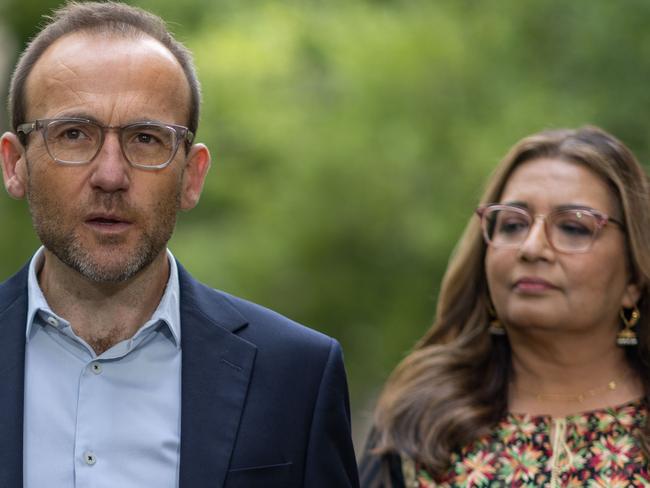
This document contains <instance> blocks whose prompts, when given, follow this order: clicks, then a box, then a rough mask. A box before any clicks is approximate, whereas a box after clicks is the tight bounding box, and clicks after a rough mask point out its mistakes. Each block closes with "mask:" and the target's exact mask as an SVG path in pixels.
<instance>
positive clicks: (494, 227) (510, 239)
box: [484, 208, 599, 252]
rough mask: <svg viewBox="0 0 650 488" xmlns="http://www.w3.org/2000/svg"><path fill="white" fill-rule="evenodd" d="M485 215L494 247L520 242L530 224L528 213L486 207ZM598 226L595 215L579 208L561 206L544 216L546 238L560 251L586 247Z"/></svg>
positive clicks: (525, 235)
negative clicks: (561, 209)
mask: <svg viewBox="0 0 650 488" xmlns="http://www.w3.org/2000/svg"><path fill="white" fill-rule="evenodd" d="M484 219H485V220H484V222H485V223H484V225H485V226H486V227H485V229H486V236H487V237H488V239H489V241H490V244H492V245H493V246H494V247H517V246H520V245H521V244H523V242H524V241H525V240H526V238H527V237H528V234H529V233H530V229H531V227H532V225H533V218H532V216H531V215H530V214H528V213H526V212H524V211H516V210H508V209H498V208H497V209H487V210H486V214H485V216H484ZM598 228H599V225H598V220H597V218H596V217H595V216H594V215H592V214H591V213H589V212H585V211H582V210H564V211H561V212H556V213H553V214H550V215H548V216H547V217H546V231H547V233H548V235H547V238H548V239H549V240H550V242H551V244H552V245H553V247H554V248H556V249H558V250H561V251H569V252H576V251H584V250H587V249H588V248H589V247H590V246H591V243H592V241H593V239H594V237H595V235H596V233H597V232H598Z"/></svg>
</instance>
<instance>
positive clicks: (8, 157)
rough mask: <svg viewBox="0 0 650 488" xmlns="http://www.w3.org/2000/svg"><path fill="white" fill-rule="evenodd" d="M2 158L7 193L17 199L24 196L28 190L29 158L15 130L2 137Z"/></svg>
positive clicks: (0, 138)
mask: <svg viewBox="0 0 650 488" xmlns="http://www.w3.org/2000/svg"><path fill="white" fill-rule="evenodd" d="M0 158H1V159H2V177H3V179H4V183H5V188H6V190H7V193H9V195H10V196H11V197H13V198H16V199H21V198H24V197H25V193H26V192H27V160H26V159H25V148H24V147H23V145H22V144H21V143H20V140H19V139H18V136H17V135H16V134H14V133H13V132H5V133H4V134H3V135H2V137H0Z"/></svg>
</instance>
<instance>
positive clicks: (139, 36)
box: [23, 25, 192, 115]
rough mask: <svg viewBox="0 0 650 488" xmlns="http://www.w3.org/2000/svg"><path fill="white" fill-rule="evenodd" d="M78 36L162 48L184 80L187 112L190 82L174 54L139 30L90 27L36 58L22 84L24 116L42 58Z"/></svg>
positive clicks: (63, 38)
mask: <svg viewBox="0 0 650 488" xmlns="http://www.w3.org/2000/svg"><path fill="white" fill-rule="evenodd" d="M75 36H79V37H82V38H86V39H89V40H90V39H92V38H101V37H105V38H106V40H107V41H119V40H123V41H139V40H142V41H148V43H149V44H151V45H157V46H158V47H160V48H162V51H161V52H163V51H164V52H165V53H166V54H165V58H166V59H167V60H168V61H172V62H173V63H174V64H175V66H176V67H177V68H178V69H179V70H180V74H181V78H182V79H183V80H184V82H185V84H184V86H185V97H186V98H187V102H188V103H187V105H188V106H187V110H186V111H187V112H189V110H190V108H189V104H190V101H191V98H192V87H191V85H190V80H188V79H187V76H186V73H185V70H184V69H183V66H182V65H181V63H180V61H179V60H178V58H177V57H176V56H175V55H174V53H173V52H172V51H171V50H170V49H169V48H168V47H167V46H165V45H164V44H163V43H162V42H161V41H159V40H158V39H156V38H155V37H153V36H151V35H150V34H149V33H147V32H145V31H142V30H139V29H129V31H128V32H125V31H123V30H118V29H111V28H106V26H104V25H100V26H91V27H87V28H82V29H78V30H74V31H71V32H68V33H66V34H63V35H62V36H61V37H59V38H58V39H56V40H55V41H54V42H53V43H52V44H50V45H49V46H48V47H47V48H46V49H45V50H44V51H43V52H42V53H41V55H40V56H39V57H38V59H37V60H36V62H35V63H34V65H33V66H32V69H31V70H30V71H29V74H28V75H27V78H26V79H25V82H24V97H23V107H24V110H25V115H27V114H28V113H29V111H30V108H31V107H30V105H31V104H30V103H29V102H30V100H29V99H30V97H29V92H30V85H31V83H32V82H31V80H32V78H33V75H34V72H38V69H39V64H41V62H42V61H43V59H44V58H46V57H47V55H48V53H50V52H51V51H52V50H53V49H56V47H57V46H58V45H59V44H61V43H62V42H65V41H66V40H68V39H69V38H72V37H75Z"/></svg>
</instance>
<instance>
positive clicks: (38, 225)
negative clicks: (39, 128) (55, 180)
mask: <svg viewBox="0 0 650 488" xmlns="http://www.w3.org/2000/svg"><path fill="white" fill-rule="evenodd" d="M181 180H182V178H181ZM32 187H33V185H32V181H31V178H30V182H29V185H28V189H27V201H28V203H29V212H30V214H31V216H32V225H33V227H34V230H35V231H36V234H37V235H38V237H39V239H40V240H41V242H42V243H43V245H44V246H45V248H46V249H48V250H49V251H50V252H52V253H53V254H54V255H55V256H56V257H57V258H58V259H59V260H60V261H62V262H63V263H64V264H66V265H67V266H69V267H70V268H72V269H74V270H75V271H77V272H78V273H79V274H81V275H82V276H84V277H85V278H86V279H88V280H90V281H92V282H96V283H120V282H124V281H127V280H129V279H131V278H133V277H134V276H135V275H137V274H138V273H139V272H140V271H142V270H143V269H145V268H147V267H148V266H149V265H150V264H151V263H152V262H153V261H154V260H155V259H156V257H158V256H159V255H160V253H161V252H162V251H163V250H164V249H165V248H166V246H167V242H169V239H170V238H171V236H172V234H173V232H174V227H175V225H176V215H177V212H178V209H179V208H180V199H181V184H180V181H179V182H178V183H177V185H176V188H175V193H174V195H172V196H171V197H170V198H168V199H165V200H162V201H159V202H157V203H156V204H155V209H154V212H153V214H152V216H153V217H154V218H155V219H156V225H155V227H154V228H151V229H145V230H143V231H142V234H141V235H140V236H139V239H138V241H137V243H136V245H135V247H134V248H132V249H126V250H125V249H121V246H119V244H120V242H122V238H121V237H120V236H105V237H102V238H96V237H95V239H97V240H96V243H95V244H88V246H92V245H94V246H95V247H96V248H97V249H103V253H106V252H107V251H108V256H107V257H109V258H110V259H108V260H106V261H104V262H101V261H100V259H98V257H96V256H94V255H93V253H92V252H91V250H90V249H88V248H87V246H84V244H82V241H81V237H80V236H79V235H78V234H77V232H75V231H74V230H73V229H68V228H67V227H66V223H65V220H64V219H65V214H64V213H63V212H61V211H59V206H58V205H57V202H56V200H55V199H52V198H50V197H48V194H47V193H46V192H43V191H39V190H38V188H36V189H33V188H32ZM93 192H94V193H93V198H92V201H91V202H87V203H88V205H90V206H92V208H93V209H94V210H99V211H101V210H111V209H117V210H121V211H124V210H125V209H128V208H129V207H128V204H126V203H125V202H124V199H123V196H122V194H121V193H119V192H115V193H106V192H100V191H97V190H93ZM139 217H140V223H142V219H143V216H142V215H140V216H139ZM79 223H80V222H79V221H77V222H74V224H79ZM125 251H126V252H125ZM127 253H128V255H124V254H127ZM109 262H110V263H111V264H109Z"/></svg>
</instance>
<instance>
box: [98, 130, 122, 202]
mask: <svg viewBox="0 0 650 488" xmlns="http://www.w3.org/2000/svg"><path fill="white" fill-rule="evenodd" d="M90 164H91V165H92V174H91V176H90V184H91V185H92V186H93V187H95V188H98V189H101V190H103V191H105V192H116V191H124V190H126V189H128V187H129V184H130V174H131V165H130V164H129V162H128V161H127V160H126V158H125V157H124V154H123V153H122V149H121V147H120V140H119V136H118V134H117V133H115V132H113V131H107V132H106V137H105V138H104V144H103V145H102V147H101V149H100V150H99V153H98V154H97V156H95V159H94V160H93V161H92V162H91V163H90Z"/></svg>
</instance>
